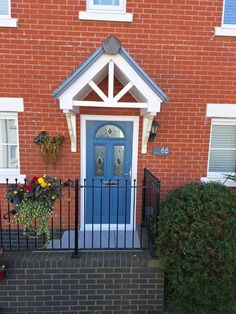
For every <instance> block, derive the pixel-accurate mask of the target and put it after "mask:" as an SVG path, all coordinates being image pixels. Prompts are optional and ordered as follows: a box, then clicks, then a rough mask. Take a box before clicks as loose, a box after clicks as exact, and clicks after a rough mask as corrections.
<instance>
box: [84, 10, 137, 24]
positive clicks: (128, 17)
mask: <svg viewBox="0 0 236 314" xmlns="http://www.w3.org/2000/svg"><path fill="white" fill-rule="evenodd" d="M79 19H80V20H93V21H94V20H95V21H111V22H132V21H133V14H131V13H125V14H119V13H101V12H87V11H80V12H79Z"/></svg>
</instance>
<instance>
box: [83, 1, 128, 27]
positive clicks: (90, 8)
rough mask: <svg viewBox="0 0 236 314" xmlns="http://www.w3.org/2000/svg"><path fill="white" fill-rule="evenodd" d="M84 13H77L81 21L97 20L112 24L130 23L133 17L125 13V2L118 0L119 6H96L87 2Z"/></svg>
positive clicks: (91, 2)
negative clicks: (111, 22)
mask: <svg viewBox="0 0 236 314" xmlns="http://www.w3.org/2000/svg"><path fill="white" fill-rule="evenodd" d="M86 3H87V5H86V11H80V12H79V19H81V20H98V21H113V22H132V21H133V15H132V14H131V13H126V0H120V5H119V6H115V5H114V6H112V5H97V4H94V3H93V0H87V2H86Z"/></svg>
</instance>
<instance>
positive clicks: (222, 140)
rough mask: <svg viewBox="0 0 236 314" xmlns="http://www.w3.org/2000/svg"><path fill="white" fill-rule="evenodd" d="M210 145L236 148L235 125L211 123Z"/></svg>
mask: <svg viewBox="0 0 236 314" xmlns="http://www.w3.org/2000/svg"><path fill="white" fill-rule="evenodd" d="M211 147H212V148H231V149H232V148H233V149H236V125H213V126H212V139H211Z"/></svg>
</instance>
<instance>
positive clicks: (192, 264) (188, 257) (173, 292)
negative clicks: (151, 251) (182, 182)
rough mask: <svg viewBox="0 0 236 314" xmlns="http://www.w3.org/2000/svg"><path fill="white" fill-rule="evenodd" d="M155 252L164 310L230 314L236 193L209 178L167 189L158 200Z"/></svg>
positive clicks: (234, 302)
mask: <svg viewBox="0 0 236 314" xmlns="http://www.w3.org/2000/svg"><path fill="white" fill-rule="evenodd" d="M157 253H158V255H159V256H160V259H161V261H162V263H163V266H164V269H165V272H166V305H167V308H168V309H169V310H170V311H173V312H174V313H176V312H177V311H181V313H188V314H190V313H191V314H212V313H219V314H227V313H228V314H233V313H236V297H235V296H236V196H235V195H234V194H232V193H231V192H230V190H229V189H228V188H226V187H225V186H223V185H221V184H218V183H213V182H211V183H205V184H188V185H186V186H184V187H181V188H178V189H177V190H175V191H173V192H171V193H170V194H169V195H168V196H167V197H166V199H165V200H164V201H163V202H162V204H161V214H160V219H159V222H158V236H157Z"/></svg>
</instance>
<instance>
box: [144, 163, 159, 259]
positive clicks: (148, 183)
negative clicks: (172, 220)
mask: <svg viewBox="0 0 236 314" xmlns="http://www.w3.org/2000/svg"><path fill="white" fill-rule="evenodd" d="M160 189H161V182H160V180H159V179H158V178H157V177H155V176H154V175H153V174H152V173H151V172H150V171H149V170H148V169H146V168H145V169H144V177H143V197H142V223H143V226H145V228H146V230H147V232H148V247H149V249H150V250H151V251H152V253H153V255H155V253H156V252H155V251H156V245H155V239H156V236H157V221H158V218H159V214H160Z"/></svg>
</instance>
